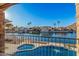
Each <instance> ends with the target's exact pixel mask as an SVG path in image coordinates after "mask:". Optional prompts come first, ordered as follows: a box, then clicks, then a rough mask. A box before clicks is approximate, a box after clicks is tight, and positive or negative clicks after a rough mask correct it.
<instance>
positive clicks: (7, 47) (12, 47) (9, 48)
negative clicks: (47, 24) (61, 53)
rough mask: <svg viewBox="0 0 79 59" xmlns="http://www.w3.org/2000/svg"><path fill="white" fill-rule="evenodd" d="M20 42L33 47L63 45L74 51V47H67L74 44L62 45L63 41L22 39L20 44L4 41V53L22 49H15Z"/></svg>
mask: <svg viewBox="0 0 79 59" xmlns="http://www.w3.org/2000/svg"><path fill="white" fill-rule="evenodd" d="M22 44H33V45H34V46H35V47H34V48H33V49H35V48H37V47H40V46H58V47H65V48H67V49H70V50H75V51H76V48H72V47H71V48H70V47H69V46H75V45H74V44H65V45H64V44H63V43H55V42H53V43H52V42H39V41H32V40H24V41H22V42H21V43H20V44H13V43H12V44H11V43H5V54H8V55H12V54H13V53H15V52H16V51H22V50H18V49H17V47H19V46H20V45H22ZM33 49H30V50H33Z"/></svg>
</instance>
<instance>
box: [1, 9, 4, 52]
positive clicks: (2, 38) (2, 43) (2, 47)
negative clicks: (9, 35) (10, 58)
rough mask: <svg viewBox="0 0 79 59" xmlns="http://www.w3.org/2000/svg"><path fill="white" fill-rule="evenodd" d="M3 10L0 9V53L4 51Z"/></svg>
mask: <svg viewBox="0 0 79 59" xmlns="http://www.w3.org/2000/svg"><path fill="white" fill-rule="evenodd" d="M4 19H5V16H4V12H3V10H2V9H0V53H4V49H5V46H4V44H5V41H4Z"/></svg>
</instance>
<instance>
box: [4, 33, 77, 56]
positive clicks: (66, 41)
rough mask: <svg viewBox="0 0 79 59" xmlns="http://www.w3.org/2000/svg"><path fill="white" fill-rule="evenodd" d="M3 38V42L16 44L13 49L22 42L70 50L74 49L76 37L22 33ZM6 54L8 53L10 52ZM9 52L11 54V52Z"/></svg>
mask: <svg viewBox="0 0 79 59" xmlns="http://www.w3.org/2000/svg"><path fill="white" fill-rule="evenodd" d="M5 39H6V42H5V43H6V44H8V43H10V46H12V45H13V44H15V45H17V47H16V48H15V50H16V49H17V48H18V47H19V46H21V45H23V44H33V45H35V46H36V48H38V47H41V46H56V47H63V48H65V49H68V50H71V51H76V42H77V39H76V38H69V37H48V36H40V35H22V34H20V35H5ZM13 47H14V46H13ZM13 47H11V48H10V49H12V48H13ZM50 49H51V48H50ZM50 49H49V50H50ZM11 51H12V50H11ZM17 51H18V50H17ZM17 51H14V52H17ZM22 51H23V50H22ZM67 53H69V52H67ZM8 54H10V52H9V53H8ZM11 54H13V52H12V53H11ZM60 55H61V54H60ZM73 55H76V54H75V53H73Z"/></svg>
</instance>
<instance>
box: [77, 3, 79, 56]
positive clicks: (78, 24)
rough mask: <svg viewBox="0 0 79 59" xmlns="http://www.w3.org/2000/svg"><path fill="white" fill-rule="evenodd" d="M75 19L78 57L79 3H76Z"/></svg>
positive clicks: (78, 52)
mask: <svg viewBox="0 0 79 59" xmlns="http://www.w3.org/2000/svg"><path fill="white" fill-rule="evenodd" d="M76 17H77V23H76V27H77V42H76V43H77V44H76V47H77V56H79V3H76Z"/></svg>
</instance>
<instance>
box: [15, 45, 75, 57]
mask: <svg viewBox="0 0 79 59" xmlns="http://www.w3.org/2000/svg"><path fill="white" fill-rule="evenodd" d="M14 55H16V56H75V55H76V51H72V50H68V49H66V48H63V47H56V46H41V47H38V48H36V49H33V50H26V51H19V52H16V53H14Z"/></svg>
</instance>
